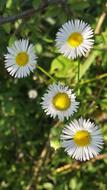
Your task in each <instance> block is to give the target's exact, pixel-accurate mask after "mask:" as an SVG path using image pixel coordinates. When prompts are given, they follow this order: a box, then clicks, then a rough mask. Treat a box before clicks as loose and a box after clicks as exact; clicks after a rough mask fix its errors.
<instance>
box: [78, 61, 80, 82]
mask: <svg viewBox="0 0 107 190" xmlns="http://www.w3.org/2000/svg"><path fill="white" fill-rule="evenodd" d="M79 80H80V62H79V61H78V85H79Z"/></svg>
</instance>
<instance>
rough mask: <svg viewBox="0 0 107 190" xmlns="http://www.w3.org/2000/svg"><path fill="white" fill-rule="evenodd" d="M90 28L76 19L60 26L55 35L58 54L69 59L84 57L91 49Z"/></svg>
mask: <svg viewBox="0 0 107 190" xmlns="http://www.w3.org/2000/svg"><path fill="white" fill-rule="evenodd" d="M92 37H93V30H92V28H91V27H90V26H89V25H88V24H87V23H85V22H84V21H82V20H79V19H76V20H71V21H68V22H66V23H65V24H63V25H62V27H61V28H60V29H59V31H58V32H57V34H56V46H57V47H58V49H59V52H60V53H62V54H64V55H65V56H66V57H68V58H69V59H70V58H72V59H75V58H76V57H81V56H82V55H83V56H86V54H87V53H88V52H89V51H90V49H91V48H92V47H93V43H94V40H93V39H92Z"/></svg>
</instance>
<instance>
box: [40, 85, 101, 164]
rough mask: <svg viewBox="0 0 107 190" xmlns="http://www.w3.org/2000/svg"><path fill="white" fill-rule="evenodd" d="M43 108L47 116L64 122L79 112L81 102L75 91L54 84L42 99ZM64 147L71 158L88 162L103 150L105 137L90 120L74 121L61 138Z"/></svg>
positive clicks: (80, 119) (64, 130) (65, 128)
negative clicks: (77, 98) (78, 100)
mask: <svg viewBox="0 0 107 190" xmlns="http://www.w3.org/2000/svg"><path fill="white" fill-rule="evenodd" d="M41 106H42V108H43V109H44V111H45V112H46V114H47V115H50V116H51V117H53V118H55V117H56V116H57V117H58V119H59V120H61V121H63V120H64V119H65V118H66V119H68V118H69V117H70V116H72V115H73V114H74V112H77V109H78V107H79V102H77V101H76V95H75V93H74V92H73V89H69V87H68V86H64V85H63V84H61V83H58V84H52V85H50V86H49V87H48V89H47V91H46V93H45V94H44V96H43V97H42V102H41ZM60 139H61V144H62V147H64V148H65V151H66V152H67V154H68V155H69V156H72V157H73V158H75V159H76V160H80V161H86V160H89V159H91V158H93V157H94V156H97V155H98V154H99V152H100V151H101V149H102V145H103V137H102V134H101V131H100V129H99V127H98V126H96V125H95V124H94V123H93V122H91V121H90V119H88V120H86V119H83V118H82V117H81V118H79V119H78V120H76V119H74V120H73V121H71V122H70V123H69V124H68V125H66V126H65V127H64V129H63V131H62V134H61V136H60Z"/></svg>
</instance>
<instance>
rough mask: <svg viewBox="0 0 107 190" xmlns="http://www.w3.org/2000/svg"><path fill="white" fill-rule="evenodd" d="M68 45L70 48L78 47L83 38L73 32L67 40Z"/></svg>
mask: <svg viewBox="0 0 107 190" xmlns="http://www.w3.org/2000/svg"><path fill="white" fill-rule="evenodd" d="M67 42H68V44H69V45H70V46H72V47H74V48H75V47H78V46H79V45H80V44H81V43H82V42H83V37H82V35H81V34H80V33H79V32H73V33H72V34H71V35H70V36H69V37H68V40H67Z"/></svg>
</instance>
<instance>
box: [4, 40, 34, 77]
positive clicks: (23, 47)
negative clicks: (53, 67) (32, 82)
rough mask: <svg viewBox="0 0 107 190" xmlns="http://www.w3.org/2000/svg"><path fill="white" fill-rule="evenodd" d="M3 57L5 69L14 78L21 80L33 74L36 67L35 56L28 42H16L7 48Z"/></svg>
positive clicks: (32, 47)
mask: <svg viewBox="0 0 107 190" xmlns="http://www.w3.org/2000/svg"><path fill="white" fill-rule="evenodd" d="M7 50H8V53H7V54H6V55H5V67H6V69H7V71H8V72H9V73H10V75H12V76H15V78H23V77H26V76H27V75H29V74H30V72H33V70H34V69H35V67H36V55H35V52H34V46H33V45H32V44H29V41H28V40H24V39H22V40H18V41H15V43H14V44H13V45H12V47H7Z"/></svg>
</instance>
